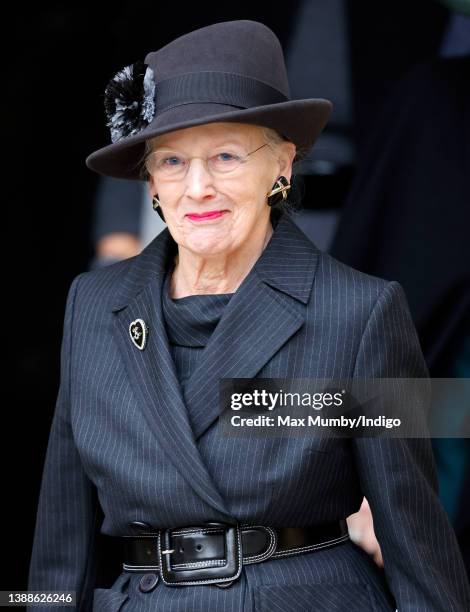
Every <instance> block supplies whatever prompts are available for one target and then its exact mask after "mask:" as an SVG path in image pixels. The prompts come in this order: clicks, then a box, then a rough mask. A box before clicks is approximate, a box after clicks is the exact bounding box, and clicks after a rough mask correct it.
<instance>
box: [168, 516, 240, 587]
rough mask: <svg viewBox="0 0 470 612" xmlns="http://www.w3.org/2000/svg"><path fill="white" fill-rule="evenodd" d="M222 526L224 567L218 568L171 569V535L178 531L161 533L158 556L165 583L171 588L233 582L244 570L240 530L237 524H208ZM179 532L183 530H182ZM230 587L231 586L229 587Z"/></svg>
mask: <svg viewBox="0 0 470 612" xmlns="http://www.w3.org/2000/svg"><path fill="white" fill-rule="evenodd" d="M209 525H211V526H220V527H221V528H223V529H224V540H225V541H224V544H225V546H224V548H225V561H226V563H225V564H224V565H217V566H215V567H195V568H192V569H178V570H175V569H173V568H172V567H171V554H172V552H173V549H172V546H171V532H172V531H173V529H176V528H168V529H160V530H159V532H158V544H157V546H158V557H159V561H160V573H161V576H162V581H163V582H164V583H165V584H167V585H169V586H184V585H198V584H220V583H222V584H223V583H226V582H233V581H234V580H236V579H237V578H238V577H239V576H240V573H241V569H242V557H243V555H242V545H241V531H240V527H239V525H238V524H236V525H229V524H226V523H209V524H208V526H209ZM178 529H181V528H180V527H179V528H178ZM227 586H228V585H227Z"/></svg>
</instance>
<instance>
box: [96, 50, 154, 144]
mask: <svg viewBox="0 0 470 612" xmlns="http://www.w3.org/2000/svg"><path fill="white" fill-rule="evenodd" d="M104 108H105V112H106V117H107V119H108V122H107V124H106V125H107V126H108V127H109V128H110V130H111V140H112V142H113V143H114V142H116V141H117V140H120V139H121V138H125V137H126V136H133V135H134V134H137V133H138V132H140V131H141V130H142V129H144V128H145V127H147V125H148V124H149V123H150V122H151V121H152V119H153V117H154V114H155V81H154V78H153V70H152V69H151V68H150V67H149V66H146V65H145V64H144V62H142V61H140V60H139V61H137V62H135V63H134V64H130V65H129V66H125V67H124V68H123V69H122V70H120V71H119V72H118V73H116V74H115V75H114V77H113V78H112V79H111V80H110V81H109V83H108V85H107V87H106V89H105V92H104Z"/></svg>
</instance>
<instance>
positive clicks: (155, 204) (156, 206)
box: [152, 193, 166, 223]
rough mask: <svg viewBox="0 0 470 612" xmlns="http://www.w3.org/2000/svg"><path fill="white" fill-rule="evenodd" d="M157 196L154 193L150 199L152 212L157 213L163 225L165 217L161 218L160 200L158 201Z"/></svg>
mask: <svg viewBox="0 0 470 612" xmlns="http://www.w3.org/2000/svg"><path fill="white" fill-rule="evenodd" d="M157 196H158V193H156V194H155V195H154V196H153V198H152V206H153V210H154V211H155V212H157V213H158V216H159V217H160V219H161V220H162V221H163V223H166V221H165V217H164V216H163V212H162V208H161V206H160V200H159V199H158V197H157Z"/></svg>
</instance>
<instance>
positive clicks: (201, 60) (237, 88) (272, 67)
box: [86, 19, 332, 179]
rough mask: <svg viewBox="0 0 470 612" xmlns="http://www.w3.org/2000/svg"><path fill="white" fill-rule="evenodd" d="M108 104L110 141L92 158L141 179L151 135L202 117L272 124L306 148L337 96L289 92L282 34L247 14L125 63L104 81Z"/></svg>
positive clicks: (103, 170)
mask: <svg viewBox="0 0 470 612" xmlns="http://www.w3.org/2000/svg"><path fill="white" fill-rule="evenodd" d="M105 109H106V115H107V118H108V123H107V125H108V126H109V127H110V129H111V140H112V144H110V145H108V146H105V147H103V148H101V149H98V150H97V151H95V152H93V153H92V154H91V155H89V156H88V157H87V159H86V165H87V166H88V168H90V169H91V170H94V171H95V172H98V173H99V174H103V175H105V176H112V177H116V178H128V179H139V178H141V173H140V170H141V166H142V161H143V157H144V154H145V141H146V140H148V139H150V138H153V137H155V136H158V135H159V134H164V133H166V132H171V131H174V130H179V129H183V128H188V127H191V126H194V125H201V124H204V123H213V122H221V121H224V122H225V121H228V122H235V123H249V124H256V125H261V126H264V127H270V128H273V129H274V130H276V131H277V132H279V133H280V134H282V135H284V136H285V137H287V138H288V139H289V140H291V141H292V142H293V143H295V145H296V146H297V151H298V153H306V152H308V150H309V149H311V147H312V146H313V144H314V142H315V140H316V139H317V137H318V135H319V134H320V132H321V130H322V129H323V128H324V126H325V124H326V122H327V121H328V117H329V116H330V113H331V110H332V103H331V102H330V101H329V100H325V99H323V98H308V99H304V100H291V99H290V89H289V81H288V77H287V70H286V65H285V61H284V55H283V51H282V47H281V44H280V42H279V39H278V38H277V36H276V35H275V34H274V32H273V31H272V30H271V29H270V28H268V27H267V26H266V25H264V24H263V23H260V22H258V21H251V20H248V19H241V20H236V21H224V22H220V23H215V24H212V25H209V26H205V27H203V28H199V29H198V30H194V31H192V32H189V33H187V34H184V35H183V36H180V37H178V38H176V39H175V40H173V41H172V42H170V43H168V44H167V45H165V46H164V47H162V48H161V49H159V50H158V51H153V52H150V53H148V54H147V56H146V58H145V62H136V63H135V64H132V65H130V66H126V67H125V68H123V70H121V71H120V72H118V73H117V74H116V75H115V76H114V77H113V79H111V81H110V82H109V84H108V86H107V88H106V91H105Z"/></svg>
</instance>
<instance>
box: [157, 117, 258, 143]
mask: <svg viewBox="0 0 470 612" xmlns="http://www.w3.org/2000/svg"><path fill="white" fill-rule="evenodd" d="M261 131H262V128H261V127H260V126H258V125H249V124H246V123H243V124H239V123H228V122H224V123H222V122H218V123H207V124H204V125H196V126H192V127H190V128H185V129H182V130H174V131H173V132H168V133H166V134H162V135H161V136H157V137H156V138H154V139H152V144H153V149H155V148H157V147H158V148H160V147H177V146H186V145H187V146H191V147H193V146H194V145H195V143H197V144H199V145H201V146H204V145H217V144H226V143H232V144H239V145H242V146H243V145H247V144H248V145H249V144H251V143H252V142H254V140H255V139H256V138H258V139H259V135H260V133H261Z"/></svg>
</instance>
